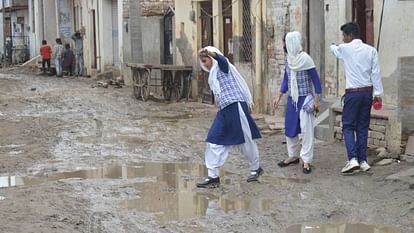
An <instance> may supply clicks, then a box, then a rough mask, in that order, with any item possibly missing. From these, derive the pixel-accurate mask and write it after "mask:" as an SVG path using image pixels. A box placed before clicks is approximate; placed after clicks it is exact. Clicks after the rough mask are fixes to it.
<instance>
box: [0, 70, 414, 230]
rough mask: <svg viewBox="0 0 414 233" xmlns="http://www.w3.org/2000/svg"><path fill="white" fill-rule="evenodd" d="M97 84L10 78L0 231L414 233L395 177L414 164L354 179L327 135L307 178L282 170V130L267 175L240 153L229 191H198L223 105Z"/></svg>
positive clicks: (264, 143) (0, 173) (2, 135)
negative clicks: (138, 94)
mask: <svg viewBox="0 0 414 233" xmlns="http://www.w3.org/2000/svg"><path fill="white" fill-rule="evenodd" d="M93 83H95V80H93V79H86V78H80V79H74V78H64V79H56V78H54V77H41V76H35V75H19V74H0V209H1V210H2V211H0V232H46V233H49V232H117V233H118V232H277V233H284V232H288V233H296V232H298V233H303V232H306V233H308V232H311V233H313V232H318V233H319V232H321V233H322V232H323V233H331V232H336V233H338V232H340V233H350V232H352V233H358V232H357V231H356V230H359V229H364V230H365V231H364V232H368V233H370V232H375V233H394V232H398V231H401V232H402V233H412V232H414V226H413V224H412V223H413V222H414V202H413V199H412V194H413V193H412V189H410V185H409V184H408V183H404V182H401V181H395V180H386V179H385V177H387V176H389V175H391V174H394V173H396V172H398V171H401V170H402V169H406V168H409V167H412V165H413V164H409V163H406V162H401V163H398V164H397V163H395V164H392V165H389V166H384V167H379V166H374V167H373V168H372V172H371V173H369V174H365V173H363V174H358V175H354V176H343V175H341V174H340V172H339V171H340V169H341V168H342V166H343V165H344V164H345V159H346V156H345V149H344V145H343V144H341V143H325V142H318V143H316V144H315V160H314V162H313V172H312V173H311V174H309V175H305V174H303V173H302V169H301V165H300V164H299V165H293V166H288V167H286V168H279V167H277V162H278V161H280V160H281V159H283V158H285V157H286V145H285V144H283V142H284V141H285V139H284V136H283V135H282V134H281V133H280V132H278V133H275V134H264V135H263V138H262V139H260V140H259V141H258V146H259V150H260V156H261V164H262V167H263V169H264V170H265V174H264V175H263V176H262V177H261V178H260V181H259V182H253V183H247V182H246V178H247V176H248V175H249V164H248V163H247V161H246V160H245V159H244V158H243V157H242V156H241V155H240V154H239V152H238V151H237V150H236V149H234V150H232V152H231V153H230V156H229V158H228V160H227V162H226V163H225V165H224V166H223V168H222V171H221V175H220V176H221V177H220V178H221V180H222V183H221V185H220V188H217V189H198V188H195V183H196V182H198V181H201V180H202V179H203V177H204V176H205V175H206V169H205V167H204V165H203V164H204V150H205V142H204V140H205V137H206V135H207V131H208V128H209V127H210V124H211V123H212V120H213V118H214V116H215V114H216V109H215V107H214V106H211V105H207V104H202V103H198V102H178V103H176V102H173V103H163V102H159V101H157V102H153V101H148V102H142V101H138V100H136V99H135V98H134V97H133V96H132V90H131V89H130V88H128V87H124V88H116V89H115V88H111V87H110V88H91V85H92V84H93ZM368 159H369V160H371V159H372V158H368ZM359 223H361V224H363V225H356V226H355V224H359ZM364 224H366V225H364ZM352 227H356V228H352ZM386 227H390V229H388V228H386ZM350 229H351V230H350ZM352 229H354V230H352ZM387 230H388V231H387ZM397 230H398V231H397Z"/></svg>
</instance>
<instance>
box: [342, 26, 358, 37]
mask: <svg viewBox="0 0 414 233" xmlns="http://www.w3.org/2000/svg"><path fill="white" fill-rule="evenodd" d="M341 31H343V32H344V33H345V34H346V35H352V38H354V39H359V25H358V24H357V23H355V22H349V23H346V24H344V25H342V26H341Z"/></svg>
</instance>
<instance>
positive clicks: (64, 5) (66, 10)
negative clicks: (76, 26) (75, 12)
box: [57, 0, 73, 42]
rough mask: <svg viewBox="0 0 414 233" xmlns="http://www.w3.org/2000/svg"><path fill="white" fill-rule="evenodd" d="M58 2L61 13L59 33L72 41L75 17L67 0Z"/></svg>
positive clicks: (59, 12)
mask: <svg viewBox="0 0 414 233" xmlns="http://www.w3.org/2000/svg"><path fill="white" fill-rule="evenodd" d="M57 4H58V5H57V9H58V14H59V17H58V19H59V34H60V37H61V38H62V39H63V40H64V41H66V42H68V41H70V38H71V35H72V33H73V29H72V21H73V17H72V14H71V6H70V5H69V4H68V1H66V0H58V2H57Z"/></svg>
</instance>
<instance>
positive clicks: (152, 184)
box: [0, 162, 308, 222]
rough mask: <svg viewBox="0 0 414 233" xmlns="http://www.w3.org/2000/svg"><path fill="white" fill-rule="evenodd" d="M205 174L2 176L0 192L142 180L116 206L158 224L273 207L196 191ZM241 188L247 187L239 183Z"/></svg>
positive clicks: (230, 179) (165, 166) (164, 167)
mask: <svg viewBox="0 0 414 233" xmlns="http://www.w3.org/2000/svg"><path fill="white" fill-rule="evenodd" d="M206 174H207V170H206V167H205V166H204V165H199V164H188V163H155V162H147V163H139V164H136V166H118V165H116V166H108V167H100V168H94V169H87V170H76V171H69V172H59V173H58V172H52V173H48V174H46V175H43V176H41V177H38V176H3V177H0V188H8V187H16V186H23V185H40V184H44V183H47V182H52V181H60V182H68V181H69V182H72V181H76V182H79V181H81V180H82V179H134V178H151V179H142V180H139V181H138V180H137V181H136V182H135V181H133V182H132V183H131V182H128V183H126V184H125V185H123V186H121V188H133V189H136V190H137V194H136V195H134V196H130V198H129V199H128V200H124V201H121V202H120V206H121V207H123V208H127V209H130V210H135V211H139V212H146V213H151V214H154V215H155V216H156V218H157V220H159V221H161V222H165V221H174V220H183V219H190V218H197V217H201V216H204V215H213V214H226V213H229V212H232V211H252V212H256V213H262V212H266V211H268V210H269V208H271V207H272V206H274V203H275V201H277V200H275V199H274V198H273V199H272V198H269V199H263V198H260V197H255V198H251V197H247V196H237V197H231V196H230V195H223V194H222V192H221V191H220V190H221V189H216V190H205V189H197V188H195V187H196V183H197V182H198V181H200V177H205V176H206ZM221 175H222V177H223V179H222V185H223V186H225V185H233V184H234V183H238V182H240V181H239V178H235V177H234V176H235V175H234V174H232V173H229V172H227V171H225V170H222V171H221ZM263 180H264V181H265V182H268V183H272V182H280V183H281V184H284V185H287V184H288V183H289V184H295V183H307V182H308V181H307V180H300V179H296V178H293V179H291V178H274V177H273V178H272V177H263ZM241 185H247V184H245V183H241Z"/></svg>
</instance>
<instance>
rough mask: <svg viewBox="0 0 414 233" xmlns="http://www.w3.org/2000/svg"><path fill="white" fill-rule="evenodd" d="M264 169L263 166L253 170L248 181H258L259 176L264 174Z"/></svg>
mask: <svg viewBox="0 0 414 233" xmlns="http://www.w3.org/2000/svg"><path fill="white" fill-rule="evenodd" d="M263 173H264V171H263V169H262V168H261V167H259V168H258V169H257V170H254V171H251V172H250V176H249V177H247V182H252V181H258V179H259V176H261V175H263Z"/></svg>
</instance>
